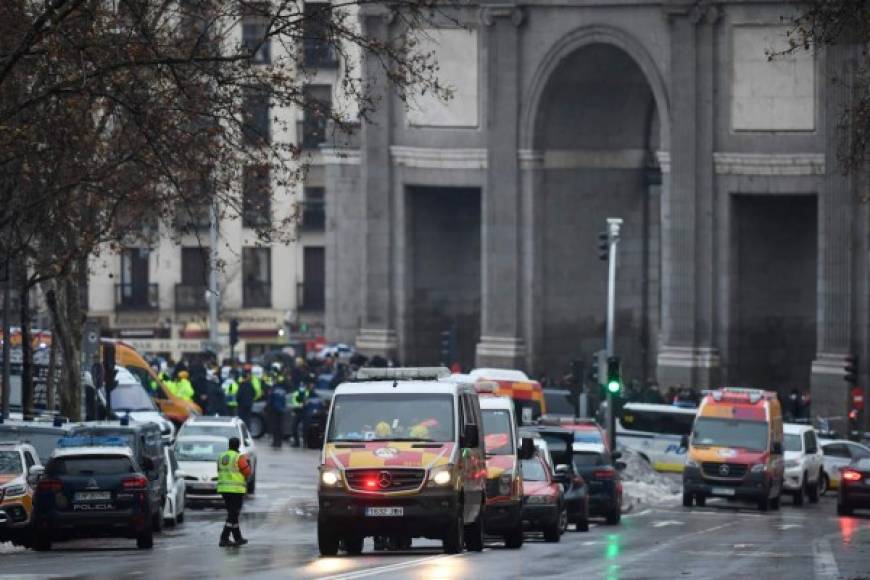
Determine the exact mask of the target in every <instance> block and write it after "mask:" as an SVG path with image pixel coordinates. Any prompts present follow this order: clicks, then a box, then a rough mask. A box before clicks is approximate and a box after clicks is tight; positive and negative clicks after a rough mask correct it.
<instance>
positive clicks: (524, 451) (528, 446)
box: [519, 437, 535, 459]
mask: <svg viewBox="0 0 870 580" xmlns="http://www.w3.org/2000/svg"><path fill="white" fill-rule="evenodd" d="M519 455H520V459H531V458H532V457H534V456H535V442H534V441H532V438H531V437H523V438H522V439H520V453H519Z"/></svg>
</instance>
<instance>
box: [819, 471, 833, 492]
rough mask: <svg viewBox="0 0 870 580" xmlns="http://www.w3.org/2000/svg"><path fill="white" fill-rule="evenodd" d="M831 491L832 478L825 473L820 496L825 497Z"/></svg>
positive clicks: (823, 473)
mask: <svg viewBox="0 0 870 580" xmlns="http://www.w3.org/2000/svg"><path fill="white" fill-rule="evenodd" d="M829 489H831V478H829V477H828V474H827V473H825V472H824V471H823V472H822V478H821V483H819V495H825V494H826V493H828V490H829Z"/></svg>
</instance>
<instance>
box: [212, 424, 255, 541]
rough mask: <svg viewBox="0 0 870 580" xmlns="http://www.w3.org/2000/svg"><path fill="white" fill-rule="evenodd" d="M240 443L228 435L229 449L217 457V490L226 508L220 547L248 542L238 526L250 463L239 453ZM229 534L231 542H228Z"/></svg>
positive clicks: (237, 439) (246, 488) (249, 472)
mask: <svg viewBox="0 0 870 580" xmlns="http://www.w3.org/2000/svg"><path fill="white" fill-rule="evenodd" d="M240 443H241V442H240V441H239V438H238V437H230V441H229V449H227V450H226V451H224V452H223V453H222V454H221V456H220V457H218V465H217V470H218V485H217V492H218V493H219V494H221V495H222V496H223V498H224V506H225V507H226V508H227V521H226V523H225V524H224V529H223V531H222V532H221V539H220V542H219V543H218V545H219V546H220V547H222V548H224V547H227V546H244V545H245V544H247V543H248V540H246V539H245V538H243V537H242V530H241V528H239V514H240V513H241V511H242V501H243V500H244V497H245V493H247V491H248V485H247V481H248V478H250V477H251V464H250V463H249V462H248V458H247V456H245V455H242V454H240V453H239V445H240ZM231 534H232V536H233V541H232V542H230V535H231Z"/></svg>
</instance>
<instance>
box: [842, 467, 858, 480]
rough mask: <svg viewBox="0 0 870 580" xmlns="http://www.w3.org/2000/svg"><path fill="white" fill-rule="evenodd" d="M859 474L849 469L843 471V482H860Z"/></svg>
mask: <svg viewBox="0 0 870 580" xmlns="http://www.w3.org/2000/svg"><path fill="white" fill-rule="evenodd" d="M860 479H861V474H860V473H858V472H857V471H853V470H851V469H847V470H845V471H843V480H844V481H860Z"/></svg>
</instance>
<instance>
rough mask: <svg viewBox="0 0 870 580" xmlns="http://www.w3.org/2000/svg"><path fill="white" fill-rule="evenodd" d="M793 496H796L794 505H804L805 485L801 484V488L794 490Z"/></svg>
mask: <svg viewBox="0 0 870 580" xmlns="http://www.w3.org/2000/svg"><path fill="white" fill-rule="evenodd" d="M792 497H793V498H794V505H796V506H802V505H804V487H803V486H801V488H800V489H799V490H797V491H796V492H794V494H793V495H792Z"/></svg>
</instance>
